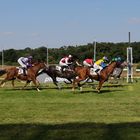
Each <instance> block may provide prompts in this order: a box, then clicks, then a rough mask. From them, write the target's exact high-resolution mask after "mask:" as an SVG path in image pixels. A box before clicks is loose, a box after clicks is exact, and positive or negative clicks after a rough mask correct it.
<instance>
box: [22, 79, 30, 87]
mask: <svg viewBox="0 0 140 140" xmlns="http://www.w3.org/2000/svg"><path fill="white" fill-rule="evenodd" d="M29 83H30V81H29V80H27V81H26V83H25V85H24V86H23V87H22V89H24V88H25V87H27V85H28V84H29Z"/></svg>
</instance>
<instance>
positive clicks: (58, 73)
mask: <svg viewBox="0 0 140 140" xmlns="http://www.w3.org/2000/svg"><path fill="white" fill-rule="evenodd" d="M42 73H46V74H47V75H48V76H50V77H51V78H52V80H53V83H54V85H56V86H57V88H58V89H61V86H60V84H59V82H58V81H57V77H60V78H65V79H67V80H68V81H69V83H72V79H73V78H74V77H75V76H76V75H75V72H74V70H73V65H71V66H69V67H68V68H65V71H63V72H62V70H61V67H60V66H58V65H49V66H47V67H46V68H45V69H43V70H42V71H40V72H39V73H38V74H37V75H40V74H42ZM65 83H66V82H65Z"/></svg>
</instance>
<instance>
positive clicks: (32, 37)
mask: <svg viewBox="0 0 140 140" xmlns="http://www.w3.org/2000/svg"><path fill="white" fill-rule="evenodd" d="M128 32H130V33H131V42H134V41H140V0H0V49H1V50H2V49H25V48H27V47H30V48H38V47H41V46H46V47H48V48H60V47H62V46H69V45H73V46H76V45H86V44H88V43H93V42H94V41H97V42H114V43H117V42H128Z"/></svg>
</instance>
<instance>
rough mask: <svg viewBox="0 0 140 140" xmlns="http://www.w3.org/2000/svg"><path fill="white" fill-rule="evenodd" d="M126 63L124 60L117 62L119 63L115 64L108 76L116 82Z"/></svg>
mask: <svg viewBox="0 0 140 140" xmlns="http://www.w3.org/2000/svg"><path fill="white" fill-rule="evenodd" d="M127 65H128V63H127V62H126V61H124V62H121V63H120V62H119V64H118V65H117V67H116V68H115V69H114V71H113V72H112V74H111V75H110V78H111V79H114V81H115V83H118V81H117V79H118V78H120V77H121V74H122V72H123V69H124V68H125V67H127ZM110 82H111V83H114V82H112V80H111V81H110Z"/></svg>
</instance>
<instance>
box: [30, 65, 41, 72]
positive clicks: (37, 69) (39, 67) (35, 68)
mask: <svg viewBox="0 0 140 140" xmlns="http://www.w3.org/2000/svg"><path fill="white" fill-rule="evenodd" d="M41 68H42V67H41V66H40V65H36V66H33V67H31V68H29V70H32V71H34V72H35V73H37V72H38V71H39V70H40V69H41Z"/></svg>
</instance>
